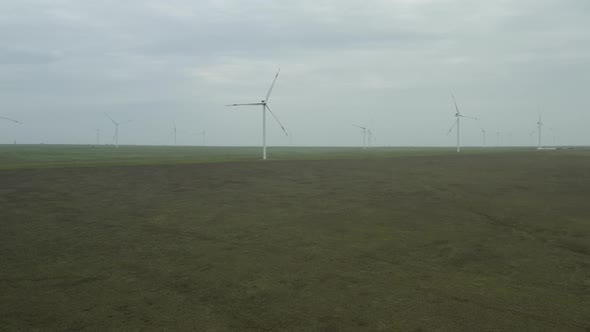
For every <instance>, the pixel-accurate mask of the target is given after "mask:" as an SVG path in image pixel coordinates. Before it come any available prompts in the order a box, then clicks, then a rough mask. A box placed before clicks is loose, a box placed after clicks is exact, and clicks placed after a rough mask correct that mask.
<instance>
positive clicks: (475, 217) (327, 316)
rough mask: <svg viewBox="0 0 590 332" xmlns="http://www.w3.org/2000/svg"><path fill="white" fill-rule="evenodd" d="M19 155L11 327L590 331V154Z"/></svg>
mask: <svg viewBox="0 0 590 332" xmlns="http://www.w3.org/2000/svg"><path fill="white" fill-rule="evenodd" d="M259 154H260V149H259V148H213V147H210V148H191V147H122V148H120V149H119V150H118V151H116V150H115V149H113V148H112V147H94V148H93V147H90V146H39V145H37V146H19V145H16V146H0V207H1V208H0V260H1V264H0V295H1V299H2V301H0V330H83V329H88V330H140V329H149V330H164V329H172V330H188V329H197V330H209V331H225V330H252V331H257V330H293V331H301V330H325V331H336V330H370V331H374V330H403V331H406V330H410V331H412V330H413V331H428V330H477V331H479V330H515V331H523V330H529V331H541V330H552V331H564V330H568V331H570V330H571V331H590V204H588V202H589V201H590V150H585V149H575V150H557V151H532V150H531V151H529V150H526V149H515V150H493V149H490V150H487V151H482V150H478V149H471V150H469V149H468V150H466V153H462V154H456V153H453V152H452V149H394V148H380V149H373V150H371V151H368V152H365V153H363V152H362V151H361V150H360V149H358V148H271V149H269V157H270V158H271V159H273V160H269V161H266V162H262V161H260V160H257V159H258V158H259Z"/></svg>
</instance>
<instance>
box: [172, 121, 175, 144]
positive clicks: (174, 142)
mask: <svg viewBox="0 0 590 332" xmlns="http://www.w3.org/2000/svg"><path fill="white" fill-rule="evenodd" d="M172 123H173V124H174V145H176V121H172Z"/></svg>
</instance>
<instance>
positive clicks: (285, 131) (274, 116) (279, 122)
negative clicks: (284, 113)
mask: <svg viewBox="0 0 590 332" xmlns="http://www.w3.org/2000/svg"><path fill="white" fill-rule="evenodd" d="M266 108H268V111H269V112H270V114H271V115H272V117H273V118H275V120H277V123H278V124H279V126H281V129H283V132H284V133H285V136H289V134H288V133H287V130H286V129H285V127H283V125H282V124H281V121H279V118H277V116H276V115H275V114H274V113H273V111H272V110H271V109H270V107H269V106H268V105H266Z"/></svg>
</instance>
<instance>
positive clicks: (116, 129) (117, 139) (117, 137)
mask: <svg viewBox="0 0 590 332" xmlns="http://www.w3.org/2000/svg"><path fill="white" fill-rule="evenodd" d="M104 115H106V116H107V118H109V119H110V120H111V121H113V124H114V125H115V147H116V148H118V147H119V125H120V124H125V123H129V122H131V120H128V121H125V122H117V121H115V120H113V118H111V117H110V116H109V115H108V114H106V113H105V114H104Z"/></svg>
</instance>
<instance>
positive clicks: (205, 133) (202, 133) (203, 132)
mask: <svg viewBox="0 0 590 332" xmlns="http://www.w3.org/2000/svg"><path fill="white" fill-rule="evenodd" d="M198 135H203V146H205V136H206V135H207V132H206V131H204V130H203V131H202V132H200V133H198Z"/></svg>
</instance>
